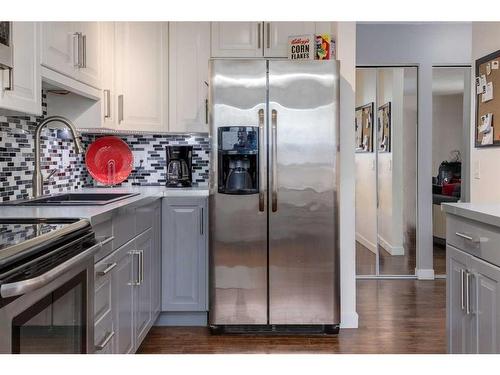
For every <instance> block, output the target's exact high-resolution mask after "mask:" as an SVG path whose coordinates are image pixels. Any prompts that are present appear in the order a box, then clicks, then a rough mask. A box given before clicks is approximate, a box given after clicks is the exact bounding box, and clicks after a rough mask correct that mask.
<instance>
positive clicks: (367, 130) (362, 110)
mask: <svg viewBox="0 0 500 375" xmlns="http://www.w3.org/2000/svg"><path fill="white" fill-rule="evenodd" d="M373 109H374V103H373V102H372V103H369V104H365V105H363V106H360V107H357V108H356V116H355V119H354V131H355V134H356V152H359V153H364V152H373V112H374V111H373Z"/></svg>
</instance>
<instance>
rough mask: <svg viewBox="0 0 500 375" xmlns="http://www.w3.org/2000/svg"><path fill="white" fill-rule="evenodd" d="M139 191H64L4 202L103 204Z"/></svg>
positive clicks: (14, 204)
mask: <svg viewBox="0 0 500 375" xmlns="http://www.w3.org/2000/svg"><path fill="white" fill-rule="evenodd" d="M135 195H139V193H63V194H54V195H45V196H42V197H39V198H33V199H21V200H16V201H11V202H5V203H2V204H3V205H7V206H101V205H105V204H109V203H114V202H117V201H119V200H122V199H126V198H130V197H133V196H135Z"/></svg>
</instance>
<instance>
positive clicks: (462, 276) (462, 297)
mask: <svg viewBox="0 0 500 375" xmlns="http://www.w3.org/2000/svg"><path fill="white" fill-rule="evenodd" d="M464 282H465V270H464V269H461V270H460V307H461V309H462V311H463V310H465V297H464V291H465V290H464V289H465V288H464Z"/></svg>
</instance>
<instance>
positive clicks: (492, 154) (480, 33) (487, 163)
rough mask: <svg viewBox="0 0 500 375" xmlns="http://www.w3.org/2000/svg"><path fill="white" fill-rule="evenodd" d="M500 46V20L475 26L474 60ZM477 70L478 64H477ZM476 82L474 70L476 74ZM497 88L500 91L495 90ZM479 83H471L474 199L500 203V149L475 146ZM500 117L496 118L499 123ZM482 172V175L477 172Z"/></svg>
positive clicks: (473, 35)
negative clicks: (476, 90)
mask: <svg viewBox="0 0 500 375" xmlns="http://www.w3.org/2000/svg"><path fill="white" fill-rule="evenodd" d="M499 49H500V23H498V22H474V23H473V25H472V59H471V61H472V63H473V64H475V60H477V59H478V58H480V57H482V56H485V55H488V54H490V53H492V52H495V51H497V50H499ZM473 72H475V65H474V66H473ZM472 81H474V73H473V74H472ZM495 89H496V91H495ZM495 89H494V92H495V93H494V95H499V94H498V92H499V91H498V88H495ZM474 90H475V85H474V84H472V85H471V92H472V94H471V102H472V110H471V127H470V132H471V137H470V139H471V144H470V147H471V153H470V157H471V175H470V178H471V191H470V193H471V202H476V203H492V202H495V203H498V202H500V189H499V188H498V186H499V183H500V173H499V165H498V161H499V159H500V148H496V147H495V148H475V147H474V136H475V134H474V129H475V124H476V118H475V113H476V112H475V108H476V107H475V100H476V95H475V92H474ZM498 120H499V119H496V121H497V122H498ZM478 172H479V176H478V177H479V178H477V176H476V173H478Z"/></svg>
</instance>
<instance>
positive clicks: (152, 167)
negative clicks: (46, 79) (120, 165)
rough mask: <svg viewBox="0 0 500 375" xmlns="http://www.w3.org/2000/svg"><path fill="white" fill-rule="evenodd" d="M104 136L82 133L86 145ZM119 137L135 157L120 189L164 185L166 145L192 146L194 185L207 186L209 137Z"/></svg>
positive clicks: (157, 135) (171, 135)
mask: <svg viewBox="0 0 500 375" xmlns="http://www.w3.org/2000/svg"><path fill="white" fill-rule="evenodd" d="M101 136H103V134H90V133H87V134H83V135H82V141H83V144H84V145H85V146H87V145H89V144H90V143H92V142H93V141H94V140H95V139H96V138H98V137H101ZM117 136H119V137H120V138H121V139H123V140H124V141H125V142H126V143H127V144H128V145H129V147H130V149H131V150H132V154H133V155H134V169H133V170H132V173H130V176H129V177H128V179H127V180H125V181H124V182H123V183H122V184H121V186H155V185H165V183H166V150H165V147H166V146H167V145H192V146H193V160H192V161H193V169H192V174H193V186H208V176H209V160H210V141H209V138H208V136H201V135H189V134H186V135H179V134H175V135H173V134H140V135H138V134H133V135H130V134H126V135H125V134H123V135H117ZM141 160H142V163H141ZM91 184H93V182H91Z"/></svg>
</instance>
